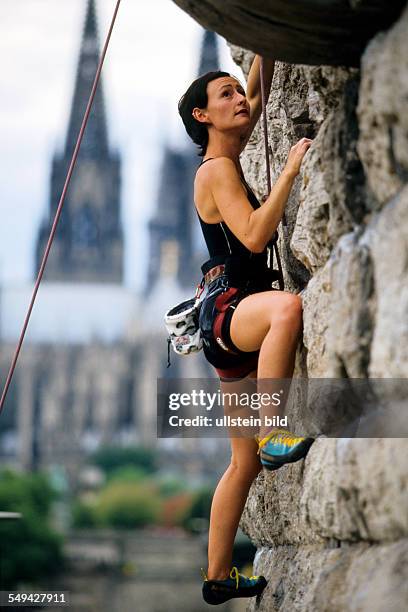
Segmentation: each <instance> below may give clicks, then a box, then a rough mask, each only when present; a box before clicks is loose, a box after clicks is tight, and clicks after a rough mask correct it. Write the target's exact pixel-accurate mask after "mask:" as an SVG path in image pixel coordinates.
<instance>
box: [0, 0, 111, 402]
mask: <svg viewBox="0 0 408 612" xmlns="http://www.w3.org/2000/svg"><path fill="white" fill-rule="evenodd" d="M120 3H121V0H117V3H116V7H115V11H114V13H113V17H112V21H111V24H110V27H109V31H108V34H107V37H106V41H105V44H104V46H103V50H102V54H101V58H100V60H99V64H98V68H97V71H96V75H95V79H94V82H93V86H92V90H91V94H90V96H89V100H88V104H87V107H86V110H85V114H84V118H83V120H82V125H81V129H80V130H79V134H78V138H77V142H76V145H75V149H74V152H73V154H72V159H71V163H70V165H69V168H68V173H67V176H66V179H65V183H64V188H63V190H62V194H61V198H60V201H59V204H58V208H57V212H56V213H55V217H54V222H53V224H52V228H51V232H50V236H49V238H48V242H47V246H46V248H45V253H44V256H43V259H42V262H41V266H40V270H39V272H38V277H37V281H36V283H35V286H34V290H33V294H32V297H31V302H30V306H29V307H28V311H27V315H26V318H25V321H24V325H23V329H22V331H21V335H20V339H19V341H18V345H17V348H16V351H15V353H14V357H13V360H12V363H11V366H10V370H9V373H8V376H7V380H6V384H5V385H4V389H3V393H2V396H1V399H0V413H1V411H2V409H3V405H4V402H5V400H6V396H7V391H8V388H9V386H10V383H11V379H12V377H13V373H14V370H15V367H16V363H17V359H18V356H19V354H20V350H21V346H22V344H23V340H24V336H25V333H26V330H27V326H28V322H29V320H30V316H31V311H32V309H33V306H34V301H35V298H36V295H37V292H38V288H39V286H40V282H41V279H42V277H43V273H44V269H45V265H46V263H47V259H48V254H49V252H50V248H51V244H52V241H53V239H54V235H55V232H56V229H57V224H58V221H59V218H60V215H61V211H62V207H63V205H64V201H65V196H66V193H67V190H68V186H69V183H70V180H71V176H72V172H73V170H74V167H75V164H76V160H77V157H78V153H79V148H80V146H81V142H82V137H83V135H84V132H85V128H86V125H87V123H88V118H89V114H90V112H91V109H92V104H93V101H94V97H95V93H96V89H97V87H98V83H99V79H100V76H101V71H102V66H103V63H104V60H105V55H106V52H107V50H108V46H109V41H110V38H111V35H112V30H113V26H114V25H115V21H116V16H117V14H118V10H119V5H120Z"/></svg>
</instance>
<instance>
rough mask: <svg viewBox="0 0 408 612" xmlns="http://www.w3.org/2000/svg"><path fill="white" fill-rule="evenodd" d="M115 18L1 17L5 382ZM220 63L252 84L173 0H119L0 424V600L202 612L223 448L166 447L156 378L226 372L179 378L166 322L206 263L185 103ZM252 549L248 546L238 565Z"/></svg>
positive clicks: (12, 5)
mask: <svg viewBox="0 0 408 612" xmlns="http://www.w3.org/2000/svg"><path fill="white" fill-rule="evenodd" d="M115 4H116V2H115V1H114V0H69V1H59V2H55V1H52V0H18V2H15V1H14V0H13V1H11V0H4V1H3V2H2V3H1V5H0V30H1V35H0V57H1V58H2V80H1V84H0V94H1V95H0V99H1V104H2V112H1V114H0V130H1V135H2V137H1V139H0V160H1V163H0V176H1V180H0V202H1V211H2V223H1V225H0V348H1V354H0V373H1V385H2V387H3V385H4V382H5V380H6V376H7V372H8V368H9V365H10V363H11V359H12V355H13V353H14V350H15V346H16V343H17V340H18V337H19V334H20V330H21V327H22V324H23V321H24V316H25V312H26V310H27V308H28V304H29V301H30V297H31V294H32V290H33V286H34V282H35V279H36V277H37V274H38V269H39V266H40V262H41V260H42V256H43V253H44V249H45V245H46V242H47V239H48V235H49V232H50V229H51V225H52V221H53V218H54V214H55V211H56V208H57V205H58V201H59V197H60V195H61V191H62V187H63V184H64V180H65V176H66V172H67V169H68V165H69V162H70V159H71V155H72V152H73V149H74V145H75V141H76V137H77V134H78V131H79V127H80V124H81V121H82V117H83V114H84V111H85V107H86V103H87V100H88V96H89V93H90V90H91V86H92V82H93V78H94V75H95V72H96V67H97V64H98V61H99V57H100V51H101V46H102V44H103V41H104V39H105V36H106V32H107V30H108V27H109V23H110V19H111V17H112V14H113V10H114V7H115ZM215 69H223V70H227V71H230V72H232V73H233V74H234V75H235V76H237V77H238V78H239V79H240V80H241V81H242V82H244V79H243V75H242V72H241V71H240V69H239V68H238V67H237V66H236V65H235V64H234V63H233V61H232V60H231V58H230V54H229V51H228V48H227V46H226V43H225V41H224V40H223V39H221V38H220V37H218V36H217V35H215V34H214V33H212V32H209V31H205V30H203V29H202V28H200V27H199V26H198V25H197V24H196V22H194V21H193V20H192V19H190V18H189V17H188V16H187V15H186V14H185V13H183V12H182V11H181V10H180V9H179V8H178V7H176V5H175V4H173V3H172V2H171V0H155V1H154V2H147V1H142V2H131V1H129V0H123V2H122V5H121V7H120V10H119V14H118V18H117V23H116V26H115V29H114V32H113V36H112V40H111V44H110V48H109V50H108V55H107V58H106V62H105V67H104V69H103V72H102V81H101V83H100V85H99V88H98V92H97V95H96V98H95V102H94V106H93V110H92V113H91V116H90V120H89V124H88V126H87V129H86V132H85V135H84V140H83V143H82V147H81V151H80V154H79V158H78V162H77V166H76V169H75V172H74V175H73V177H72V181H71V184H70V188H69V190H68V194H67V198H66V201H65V204H64V209H63V212H62V216H61V219H60V222H59V226H58V229H57V233H56V236H55V238H54V242H53V246H52V249H51V252H50V256H49V259H48V264H47V267H46V270H45V274H44V277H43V281H42V283H41V286H40V290H39V293H38V295H37V300H36V304H35V306H34V310H33V313H32V317H31V321H30V325H29V328H28V331H27V334H26V338H25V343H24V345H23V349H22V352H21V354H20V358H19V362H18V364H17V368H16V371H15V374H14V378H13V382H12V384H11V386H10V389H9V392H8V397H7V400H6V403H5V406H4V409H3V412H2V414H1V416H0V459H1V472H0V512H1V514H0V517H1V518H0V537H1V541H2V552H1V553H0V586H1V589H2V590H6V589H12V590H23V589H34V590H36V589H37V590H38V588H39V587H41V589H43V590H44V589H46V590H52V589H63V590H68V591H70V594H71V603H72V606H71V607H72V609H74V610H76V609H77V610H116V609H119V608H120V609H124V610H127V609H129V610H130V609H132V610H135V609H137V610H146V611H149V612H150V611H151V612H153V611H158V612H159V611H162V610H178V611H182V610H186V611H194V612H197V611H198V610H201V609H205V608H206V607H207V606H206V605H205V604H204V603H202V602H201V593H200V585H201V576H200V571H199V568H200V566H204V567H205V564H206V544H207V541H206V540H207V529H208V518H209V508H210V503H211V496H212V493H213V490H214V486H215V484H216V482H217V479H218V478H219V476H220V474H221V473H222V472H223V470H224V469H225V467H226V465H227V462H228V456H229V452H228V442H227V441H226V440H222V439H219V438H218V439H206V440H198V439H179V438H172V439H163V440H158V439H157V435H156V383H157V378H165V377H172V378H182V377H185V378H190V377H191V378H202V377H214V373H213V372H212V370H210V368H209V367H208V365H207V363H206V361H205V359H204V356H203V354H197V355H193V356H189V358H188V359H186V358H184V359H183V358H179V357H177V356H175V355H174V357H172V366H171V368H167V346H166V334H165V329H164V325H163V314H164V312H165V311H166V310H167V309H168V308H169V307H171V306H173V305H174V304H175V303H177V302H178V301H181V300H183V299H187V298H189V297H191V296H192V295H193V293H194V290H195V286H196V284H197V283H198V282H199V281H200V280H201V272H200V264H201V263H202V262H203V261H204V260H205V259H206V258H207V257H206V251H205V248H204V244H203V240H202V237H201V234H200V231H199V227H198V223H197V217H196V213H195V209H194V205H193V197H192V186H193V178H194V173H195V170H196V168H197V166H198V164H199V161H200V158H199V157H198V156H197V150H196V148H195V147H194V146H193V144H192V143H191V142H190V141H189V140H188V137H187V135H186V134H185V131H184V127H183V125H182V122H181V119H180V118H179V115H178V112H177V102H178V100H179V98H180V97H181V95H182V94H183V93H184V91H185V90H186V89H187V87H188V86H189V84H190V83H191V81H192V80H193V79H194V78H196V77H197V76H198V75H199V74H202V73H204V72H207V71H208V70H215ZM7 513H18V515H17V516H12V515H10V514H7ZM252 555H253V550H252V547H251V545H250V544H249V542H248V540H246V538H245V537H244V536H243V535H242V534H239V536H238V538H237V547H236V555H235V558H234V562H235V563H237V564H238V565H239V566H240V567H245V566H248V564H249V565H250V563H251V558H252ZM248 569H249V570H250V567H249V566H248ZM224 609H229V610H237V609H240V608H238V607H234V608H233V607H232V606H231V607H228V606H227V605H226V606H225V607H224Z"/></svg>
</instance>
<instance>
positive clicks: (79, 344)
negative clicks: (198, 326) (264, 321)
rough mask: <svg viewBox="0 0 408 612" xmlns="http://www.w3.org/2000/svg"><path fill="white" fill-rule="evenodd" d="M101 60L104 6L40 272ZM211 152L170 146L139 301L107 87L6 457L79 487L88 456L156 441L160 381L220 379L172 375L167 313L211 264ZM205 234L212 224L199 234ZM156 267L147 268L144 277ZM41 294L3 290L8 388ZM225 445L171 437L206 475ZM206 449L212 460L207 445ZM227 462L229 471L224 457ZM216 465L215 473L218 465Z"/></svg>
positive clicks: (197, 360) (207, 42)
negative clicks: (199, 197)
mask: <svg viewBox="0 0 408 612" xmlns="http://www.w3.org/2000/svg"><path fill="white" fill-rule="evenodd" d="M216 46H217V43H216V38H215V35H214V34H212V33H208V32H207V33H205V34H204V41H203V46H202V51H201V59H200V70H199V72H202V71H203V70H204V68H203V67H204V66H205V67H206V68H205V70H206V69H207V66H210V67H213V66H215V64H213V63H211V62H213V60H214V58H216V57H217V53H216ZM98 60H99V50H98V36H97V25H96V14H95V0H87V7H86V18H85V27H84V32H83V36H82V41H81V48H80V54H79V62H78V69H77V73H76V82H75V89H74V96H73V100H72V107H71V112H70V119H69V126H68V130H67V137H66V143H65V148H64V151H63V153H62V154H61V155H60V154H57V155H55V157H54V159H53V162H52V173H51V189H50V200H49V206H48V217H47V220H46V221H45V222H44V223H43V224H42V226H41V229H40V235H39V239H38V243H37V251H36V256H35V259H36V271H37V270H38V268H39V265H40V261H41V259H42V256H43V252H44V249H45V244H46V240H47V238H48V233H49V230H50V226H51V223H52V220H53V217H54V214H55V210H56V206H57V203H58V200H59V197H60V195H61V191H62V187H63V182H64V179H65V175H66V171H67V167H68V164H69V159H70V156H71V154H72V150H73V147H74V143H75V139H76V136H77V133H78V131H79V126H80V123H81V121H82V116H83V113H84V109H85V105H86V103H87V100H88V97H89V92H90V89H91V85H92V81H93V77H94V74H95V71H96V66H97V63H98ZM198 162H199V158H198V157H197V155H196V152H195V151H194V149H193V146H191V147H190V148H188V149H187V148H186V150H183V151H181V152H180V151H173V150H172V149H171V148H170V147H166V149H165V151H164V160H163V167H164V169H165V171H164V172H163V173H162V175H161V184H160V189H159V193H158V203H157V210H156V213H155V215H154V217H153V219H152V221H151V223H150V225H149V233H150V242H151V247H150V252H151V260H150V267H149V270H148V283H147V285H148V289H147V290H146V292H145V293H144V294H143V295H141V296H135V295H134V294H133V293H132V292H131V291H129V290H127V289H126V288H125V287H124V286H123V285H122V279H123V235H122V228H121V225H120V160H119V156H118V154H117V153H114V152H112V151H111V150H110V147H109V144H108V130H107V125H106V118H105V111H104V102H103V91H102V88H101V85H100V89H99V90H98V93H97V96H96V99H95V106H94V109H93V110H92V113H91V116H90V123H89V125H88V127H87V130H86V132H85V135H84V140H83V143H82V148H81V152H80V155H79V158H78V164H77V166H76V168H75V172H74V174H73V177H72V182H71V186H70V188H69V191H68V196H67V200H66V202H65V205H64V209H63V213H62V215H61V218H60V222H59V225H58V229H57V233H56V235H55V238H54V242H53V246H52V249H51V251H50V257H49V259H48V262H47V266H46V270H45V277H44V279H43V281H42V283H41V288H40V291H39V293H38V296H37V299H36V304H35V308H34V310H33V313H32V317H31V320H30V325H29V327H28V330H27V335H26V339H25V342H24V346H23V349H22V352H21V355H20V357H19V361H18V364H17V368H16V371H15V374H14V378H13V381H12V384H11V386H10V389H9V393H8V397H7V401H6V405H5V408H4V412H3V414H2V416H1V418H0V457H1V458H2V460H3V461H4V460H6V461H7V463H15V464H16V465H17V466H19V467H22V468H24V469H27V470H30V469H36V468H44V467H47V468H53V469H54V470H55V471H56V472H58V471H61V470H63V471H64V472H65V473H66V475H67V477H68V480H69V482H70V483H71V485H72V486H74V487H75V486H76V484H77V480H78V474H79V471H80V468H81V466H82V465H83V464H84V462H86V457H87V455H89V453H90V452H92V451H93V450H95V449H96V448H97V447H98V446H99V445H101V444H120V445H126V444H132V443H143V444H146V445H152V444H154V443H155V439H156V381H157V378H163V377H172V378H174V377H184V378H199V377H206V376H214V374H210V369H209V366H208V364H207V362H206V360H205V359H204V356H203V355H202V353H201V354H196V355H192V356H190V357H188V358H180V357H177V356H176V355H175V354H173V357H172V361H173V365H172V367H171V369H167V367H166V364H167V345H166V333H165V328H164V325H163V313H164V311H165V310H166V309H167V308H169V307H170V306H172V305H173V304H174V303H176V302H177V301H180V300H181V299H185V298H186V297H190V296H191V293H192V291H193V290H194V283H196V282H198V280H200V279H199V273H200V271H199V265H200V263H202V261H203V258H205V252H204V244H203V241H202V238H201V235H200V233H199V231H197V226H198V223H197V217H196V213H195V209H194V204H193V194H192V181H193V174H194V171H195V167H196V166H197V165H198ZM198 230H199V227H198ZM141 272H142V273H143V271H141ZM31 291H32V286H9V287H3V288H2V300H1V342H2V352H1V354H0V373H1V380H3V381H4V380H5V378H6V375H7V371H8V367H9V365H10V362H11V359H12V355H13V353H14V349H15V343H16V341H17V339H18V337H19V334H20V330H21V325H22V322H23V320H24V315H25V312H26V309H27V306H28V303H29V298H30V296H31ZM212 443H214V448H217V449H219V448H221V447H222V441H221V440H213V441H211V440H206V441H199V440H194V441H188V440H173V439H171V440H170V439H169V440H163V441H162V443H161V444H162V448H164V449H166V448H167V450H166V452H169V453H173V454H172V457H173V458H172V462H173V463H174V465H176V464H177V462H179V463H180V462H181V463H182V462H183V457H185V455H183V453H187V452H188V448H189V444H190V445H191V448H192V449H193V450H194V460H193V458H191V457H190V459H189V461H188V462H187V463H186V467H185V469H186V470H190V471H191V472H192V473H200V471H201V472H202V471H203V470H204V469H206V468H205V466H206V465H207V468H208V466H209V465H210V464H211V462H213V464H214V461H215V459H216V456H215V455H214V453H213V452H212V453H209V452H208V448H209V445H210V446H211V444H212ZM201 446H202V448H203V449H204V450H203V452H202V454H200V447H201ZM215 463H217V462H216V461H215ZM211 469H212V468H211Z"/></svg>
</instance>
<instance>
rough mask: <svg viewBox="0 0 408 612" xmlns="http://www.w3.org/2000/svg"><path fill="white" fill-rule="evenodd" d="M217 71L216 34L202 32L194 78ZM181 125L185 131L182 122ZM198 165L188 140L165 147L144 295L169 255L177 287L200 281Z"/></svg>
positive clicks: (201, 243)
mask: <svg viewBox="0 0 408 612" xmlns="http://www.w3.org/2000/svg"><path fill="white" fill-rule="evenodd" d="M219 69H220V68H219V59H218V41H217V35H216V34H215V33H214V32H211V31H209V30H204V33H203V37H202V42H201V50H200V57H199V62H198V73H197V76H199V75H201V74H204V73H206V72H209V71H212V70H219ZM186 89H187V87H186ZM180 126H181V127H180V129H184V128H183V127H182V124H181V119H180ZM199 162H200V159H199V157H198V156H197V147H196V146H195V145H193V143H192V142H190V141H189V143H188V147H187V148H186V149H185V150H183V151H176V150H174V149H172V148H171V147H170V146H168V145H166V146H165V149H164V152H163V161H162V167H161V171H160V177H161V180H160V185H159V190H158V197H157V207H156V212H155V214H154V216H153V218H152V219H151V220H150V223H149V234H150V258H149V270H148V275H147V286H146V293H147V294H149V293H150V292H151V291H152V289H153V287H154V286H155V285H156V283H157V282H158V281H159V279H160V276H161V273H162V271H163V270H165V269H166V258H168V253H169V252H171V253H172V266H173V268H174V270H175V275H176V279H177V282H178V284H179V286H180V287H182V288H185V289H187V288H190V290H191V289H194V288H195V284H197V283H198V282H199V281H200V280H201V271H200V265H201V264H202V263H203V261H204V259H205V257H206V255H205V253H206V250H205V245H204V239H203V237H202V234H201V229H200V227H199V222H198V218H197V214H196V210H195V207H194V199H193V181H194V175H195V172H196V169H197V167H198V165H199ZM175 258H176V260H177V261H176V263H175V262H174V259H175ZM194 283H195V284H194Z"/></svg>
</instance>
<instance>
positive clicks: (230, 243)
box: [196, 157, 261, 258]
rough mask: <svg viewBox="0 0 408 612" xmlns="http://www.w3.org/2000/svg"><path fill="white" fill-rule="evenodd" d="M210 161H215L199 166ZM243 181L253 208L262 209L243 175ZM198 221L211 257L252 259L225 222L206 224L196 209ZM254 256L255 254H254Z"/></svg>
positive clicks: (249, 252)
mask: <svg viewBox="0 0 408 612" xmlns="http://www.w3.org/2000/svg"><path fill="white" fill-rule="evenodd" d="M210 159H215V158H214V157H209V158H208V159H205V160H204V161H202V162H201V164H200V165H199V166H198V167H199V168H200V167H201V166H202V164H205V162H207V161H209V160H210ZM240 178H241V181H242V183H243V184H244V186H245V189H246V192H247V195H248V200H249V202H250V203H251V206H252V207H253V208H254V209H256V208H260V206H261V205H260V203H259V201H258V199H257V197H256V195H255V194H254V192H253V191H252V189H251V188H250V186H249V185H248V183H247V182H246V180H245V178H244V176H243V175H241V177H240ZM196 212H197V216H198V220H199V221H200V225H201V229H202V231H203V235H204V240H205V243H206V245H207V249H208V253H209V255H210V257H217V256H226V255H241V256H244V257H248V258H249V257H251V251H250V250H249V249H247V248H246V246H245V245H244V244H242V242H241V241H240V240H238V238H237V237H236V236H235V235H234V234H233V233H232V232H231V230H230V229H229V227H228V226H227V224H226V223H224V221H221V222H219V223H206V222H205V221H203V219H201V217H200V215H199V212H198V210H197V208H196ZM252 255H253V254H252Z"/></svg>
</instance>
